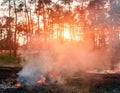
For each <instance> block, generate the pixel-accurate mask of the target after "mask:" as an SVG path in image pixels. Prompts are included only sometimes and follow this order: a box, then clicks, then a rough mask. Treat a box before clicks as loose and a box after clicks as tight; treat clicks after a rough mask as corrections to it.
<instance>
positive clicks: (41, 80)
mask: <svg viewBox="0 0 120 93" xmlns="http://www.w3.org/2000/svg"><path fill="white" fill-rule="evenodd" d="M45 81H46V78H45V77H42V78H41V79H40V80H38V83H39V84H44V83H45Z"/></svg>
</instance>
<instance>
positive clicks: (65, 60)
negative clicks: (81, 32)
mask: <svg viewBox="0 0 120 93" xmlns="http://www.w3.org/2000/svg"><path fill="white" fill-rule="evenodd" d="M34 41H36V42H34ZM38 42H39V40H38V38H34V40H32V41H31V43H30V44H29V47H28V48H27V49H23V48H22V49H20V54H21V57H22V58H23V62H22V66H23V69H22V71H20V72H19V78H18V80H19V81H20V82H26V84H27V85H35V84H37V81H38V80H39V79H41V77H42V76H47V75H49V74H51V73H54V75H55V77H54V79H55V80H57V81H58V82H59V83H63V81H64V79H65V78H70V77H72V76H74V74H75V73H78V72H80V71H87V70H92V69H105V68H106V67H107V61H108V55H107V54H106V53H107V52H106V51H105V50H99V51H94V49H93V44H92V42H87V41H86V42H84V43H82V42H79V43H72V42H71V43H70V42H64V43H60V42H58V41H54V42H52V43H48V44H46V45H45V46H42V45H41V43H38ZM44 43H45V42H43V43H42V44H44ZM103 51H104V52H103ZM55 80H52V81H55Z"/></svg>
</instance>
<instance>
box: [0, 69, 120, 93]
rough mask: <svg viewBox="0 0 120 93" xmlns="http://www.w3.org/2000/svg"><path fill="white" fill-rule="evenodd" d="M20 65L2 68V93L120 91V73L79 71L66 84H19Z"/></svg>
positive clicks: (0, 80) (0, 82)
mask: <svg viewBox="0 0 120 93" xmlns="http://www.w3.org/2000/svg"><path fill="white" fill-rule="evenodd" d="M20 70H21V68H20V67H1V68H0V92H1V93H119V92H120V74H119V73H88V72H87V73H85V72H82V73H77V75H75V76H74V77H72V78H69V79H66V83H65V84H57V83H55V82H54V83H50V82H45V83H44V84H38V85H36V86H29V87H28V86H26V85H22V84H21V85H19V82H17V80H16V79H17V77H18V76H17V73H18V72H19V71H20Z"/></svg>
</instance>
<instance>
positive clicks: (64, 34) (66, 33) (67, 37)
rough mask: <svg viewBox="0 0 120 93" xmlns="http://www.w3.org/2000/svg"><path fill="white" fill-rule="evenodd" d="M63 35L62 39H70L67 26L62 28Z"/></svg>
mask: <svg viewBox="0 0 120 93" xmlns="http://www.w3.org/2000/svg"><path fill="white" fill-rule="evenodd" d="M63 36H64V39H71V34H70V30H69V28H65V29H64V33H63Z"/></svg>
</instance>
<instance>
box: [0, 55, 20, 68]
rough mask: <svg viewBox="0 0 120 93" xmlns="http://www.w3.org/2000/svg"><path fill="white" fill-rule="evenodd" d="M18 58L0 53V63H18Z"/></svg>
mask: <svg viewBox="0 0 120 93" xmlns="http://www.w3.org/2000/svg"><path fill="white" fill-rule="evenodd" d="M19 64H20V58H19V57H15V56H12V55H9V54H0V65H5V66H6V65H19Z"/></svg>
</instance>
